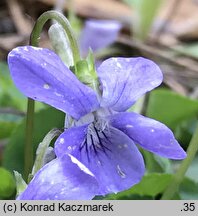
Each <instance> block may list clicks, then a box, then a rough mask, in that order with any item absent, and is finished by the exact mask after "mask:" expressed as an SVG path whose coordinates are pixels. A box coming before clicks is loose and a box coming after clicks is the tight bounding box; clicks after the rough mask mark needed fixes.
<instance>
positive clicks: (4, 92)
mask: <svg viewBox="0 0 198 216" xmlns="http://www.w3.org/2000/svg"><path fill="white" fill-rule="evenodd" d="M0 77H1V79H0V106H2V107H12V108H16V109H18V110H21V111H25V110H26V103H27V102H26V98H25V96H23V95H22V94H21V93H20V92H19V91H18V89H17V88H16V87H15V85H14V84H13V82H12V79H11V76H10V73H9V70H8V66H7V64H6V63H2V62H0Z"/></svg>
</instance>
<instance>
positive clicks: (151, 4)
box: [132, 0, 162, 40]
mask: <svg viewBox="0 0 198 216" xmlns="http://www.w3.org/2000/svg"><path fill="white" fill-rule="evenodd" d="M161 3H162V0H149V1H148V0H139V1H137V0H136V1H135V0H133V1H132V4H133V5H134V7H135V10H136V12H137V16H138V17H137V22H136V24H135V26H134V27H135V31H136V34H137V35H136V37H137V38H138V39H142V40H144V39H146V37H147V35H148V34H149V31H150V29H151V26H152V24H153V21H154V18H155V16H156V14H157V11H158V9H159V7H160V5H161Z"/></svg>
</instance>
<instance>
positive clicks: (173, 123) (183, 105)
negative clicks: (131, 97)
mask: <svg viewBox="0 0 198 216" xmlns="http://www.w3.org/2000/svg"><path fill="white" fill-rule="evenodd" d="M146 114H147V116H148V117H150V118H153V119H156V120H158V121H160V122H162V123H164V124H166V125H167V126H168V127H170V128H171V129H172V130H174V129H175V128H176V127H177V125H178V124H179V123H181V122H182V121H183V120H185V119H188V118H192V117H194V116H195V115H197V114H198V101H197V100H192V99H189V98H187V97H184V96H181V95H179V94H177V93H175V92H172V91H170V90H165V89H159V90H154V91H152V92H151V93H150V96H149V102H148V107H147V113H146Z"/></svg>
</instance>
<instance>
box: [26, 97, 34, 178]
mask: <svg viewBox="0 0 198 216" xmlns="http://www.w3.org/2000/svg"><path fill="white" fill-rule="evenodd" d="M33 125H34V100H32V99H31V98H28V103H27V116H26V134H25V149H24V177H25V179H26V180H27V179H28V175H29V173H30V172H31V169H32V166H33V146H32V140H33Z"/></svg>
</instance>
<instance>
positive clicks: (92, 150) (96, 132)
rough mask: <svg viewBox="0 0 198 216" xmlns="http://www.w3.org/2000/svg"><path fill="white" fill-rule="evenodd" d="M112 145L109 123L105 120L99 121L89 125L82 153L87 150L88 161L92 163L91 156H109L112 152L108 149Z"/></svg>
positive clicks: (81, 147) (82, 145)
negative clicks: (100, 154)
mask: <svg viewBox="0 0 198 216" xmlns="http://www.w3.org/2000/svg"><path fill="white" fill-rule="evenodd" d="M109 143H110V139H109V130H108V122H107V121H105V120H104V119H98V120H96V121H94V122H92V123H90V124H89V126H88V130H87V135H86V137H85V139H84V141H83V142H82V144H81V146H80V151H82V150H83V149H85V151H86V154H87V159H88V161H90V155H93V154H94V155H95V156H98V155H99V153H104V154H105V155H106V156H108V153H109V152H111V150H110V149H109V148H108V145H109Z"/></svg>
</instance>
